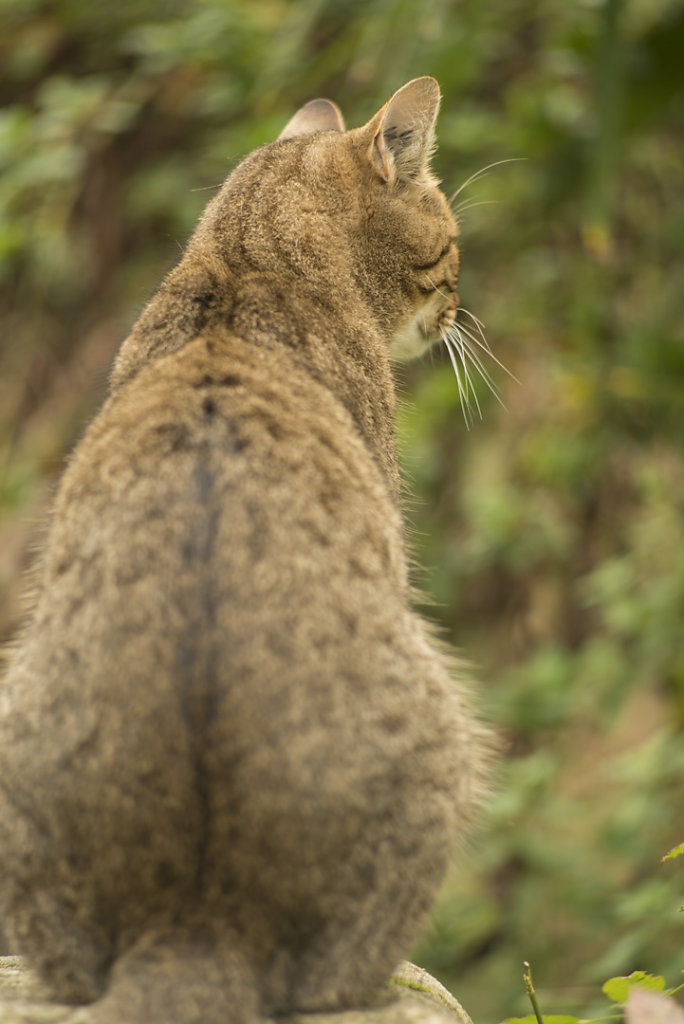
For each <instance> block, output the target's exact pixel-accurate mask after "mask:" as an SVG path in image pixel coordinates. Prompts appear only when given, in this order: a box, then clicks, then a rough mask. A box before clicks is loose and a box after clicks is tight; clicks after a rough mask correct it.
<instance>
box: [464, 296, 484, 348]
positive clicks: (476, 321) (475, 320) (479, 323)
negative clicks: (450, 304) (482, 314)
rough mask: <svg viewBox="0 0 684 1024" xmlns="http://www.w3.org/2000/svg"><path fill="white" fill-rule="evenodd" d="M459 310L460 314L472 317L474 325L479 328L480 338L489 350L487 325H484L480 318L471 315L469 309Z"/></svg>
mask: <svg viewBox="0 0 684 1024" xmlns="http://www.w3.org/2000/svg"><path fill="white" fill-rule="evenodd" d="M458 308H459V312H461V313H465V315H466V316H469V317H470V319H471V320H472V321H473V323H474V324H475V326H476V327H477V329H478V332H479V334H480V337H481V338H482V340H483V341H484V343H485V345H487V348H489V343H488V342H487V338H486V336H485V332H484V327H485V325H484V324H483V323H482V321H481V320H480V318H479V317H476V316H475V314H474V313H471V312H470V310H469V309H466V308H465V306H459V307H458Z"/></svg>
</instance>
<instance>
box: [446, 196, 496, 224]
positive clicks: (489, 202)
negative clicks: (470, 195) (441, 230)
mask: <svg viewBox="0 0 684 1024" xmlns="http://www.w3.org/2000/svg"><path fill="white" fill-rule="evenodd" d="M500 202H501V200H500V199H473V200H470V201H469V200H464V201H463V202H462V203H459V204H458V206H456V207H454V209H453V210H452V211H451V212H452V213H453V215H454V217H456V219H457V220H458V218H459V217H460V216H461V214H462V213H465V212H466V211H467V210H472V209H473V207H475V206H494V205H497V204H498V203H500Z"/></svg>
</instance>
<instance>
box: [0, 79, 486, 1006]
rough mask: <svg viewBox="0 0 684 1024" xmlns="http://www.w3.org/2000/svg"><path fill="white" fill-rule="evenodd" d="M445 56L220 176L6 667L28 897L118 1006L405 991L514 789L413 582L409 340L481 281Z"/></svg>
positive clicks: (0, 817) (8, 757)
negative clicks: (406, 402) (450, 116)
mask: <svg viewBox="0 0 684 1024" xmlns="http://www.w3.org/2000/svg"><path fill="white" fill-rule="evenodd" d="M439 102H440V93H439V87H438V85H437V83H436V81H435V80H434V79H433V78H430V77H422V78H418V79H415V80H413V81H411V82H409V83H408V84H406V85H405V86H403V88H401V89H399V90H398V91H397V92H396V93H395V94H394V95H393V96H392V97H391V99H390V100H389V101H388V102H387V103H386V104H385V105H384V106H383V107H382V108H381V109H380V110H379V111H378V112H377V113H376V114H375V116H374V117H373V118H372V119H371V120H370V121H369V122H368V123H367V124H366V125H364V126H363V127H361V128H357V129H354V130H351V131H346V130H345V128H344V124H343V120H342V116H341V114H340V112H339V110H338V108H337V107H336V106H335V104H333V103H332V102H330V101H329V100H322V99H321V100H314V101H312V102H310V103H308V104H306V105H305V106H304V107H303V108H302V109H301V110H300V111H299V112H298V113H297V114H295V116H294V117H293V118H292V120H291V121H290V122H289V123H288V124H287V126H286V127H285V129H284V130H283V132H282V134H281V135H280V137H279V138H278V139H277V140H276V141H275V142H273V143H270V144H268V145H265V146H263V147H262V148H260V149H258V150H256V151H255V152H254V153H252V154H251V155H249V156H248V157H247V158H246V159H245V160H244V161H243V162H242V163H240V164H239V166H238V167H237V168H236V169H235V170H234V171H233V172H232V174H231V175H230V176H229V177H228V179H227V180H226V182H225V183H224V185H223V187H222V188H221V190H220V191H219V192H218V193H217V195H216V197H215V198H214V199H213V200H212V201H211V202H210V203H209V205H208V207H207V209H206V211H205V212H204V214H203V216H202V217H201V219H200V221H199V224H198V227H197V229H196V231H195V233H194V235H193V236H192V238H191V239H190V241H189V243H188V245H187V249H186V251H185V253H184V255H183V257H182V259H181V261H180V263H179V264H178V266H177V267H176V268H175V269H174V270H172V271H171V272H170V273H169V274H168V276H167V277H166V278H165V279H164V281H163V282H162V284H161V286H160V288H159V290H158V291H157V293H156V294H155V295H154V296H153V297H152V299H151V301H150V302H149V304H148V305H147V307H146V308H145V309H144V310H143V312H142V314H141V315H140V318H139V319H138V321H137V323H136V324H135V326H134V327H133V330H132V332H131V334H130V335H129V337H128V338H127V339H126V340H125V341H124V343H123V345H122V347H121V349H120V351H119V354H118V356H117V358H116V360H115V363H114V366H113V370H112V375H111V388H110V394H109V396H108V398H107V400H106V402H105V404H104V406H103V408H102V410H101V411H100V413H99V414H98V415H97V416H96V418H95V419H94V421H93V422H92V424H91V425H90V427H89V428H88V429H87V430H86V432H85V434H84V436H83V438H82V440H81V441H80V443H79V444H78V445H77V447H76V450H75V452H74V453H73V455H72V457H71V459H70V461H69V463H68V466H67V468H66V470H65V472H64V475H63V478H62V481H61V484H60V487H59V490H58V493H57V496H56V500H55V504H54V509H53V512H52V517H51V522H50V525H49V531H48V535H47V541H46V545H45V549H44V553H43V555H42V561H41V567H40V574H39V582H38V586H37V593H36V595H35V599H34V607H33V611H32V613H31V617H30V619H29V621H28V622H27V625H26V627H25V629H24V631H23V634H22V636H21V637H20V639H19V641H18V642H17V645H16V649H15V650H14V651H13V653H12V656H11V662H10V667H9V671H8V674H7V677H6V679H5V680H4V682H3V684H2V689H1V691H0V864H1V867H2V870H1V871H0V908H1V913H2V922H3V924H4V925H5V926H6V927H7V929H8V931H9V932H10V934H11V936H12V938H13V944H14V948H13V951H15V952H20V953H21V954H23V955H24V956H25V957H26V958H27V960H28V962H29V963H30V964H31V965H32V966H34V967H35V969H36V970H37V971H38V973H39V975H40V976H41V977H42V979H43V981H44V983H45V984H46V986H47V987H48V990H49V992H50V993H51V997H52V998H53V999H54V1000H55V1001H58V1002H64V1003H69V1004H80V1003H89V1004H92V1005H91V1006H89V1007H88V1016H87V1018H84V1019H87V1020H88V1021H93V1022H97V1024H143V1022H144V1024H190V1022H197V1024H199V1022H200V1021H201V1022H202V1024H218V1022H219V1021H220V1022H230V1024H255V1022H258V1021H260V1020H264V1019H265V1018H268V1017H269V1016H272V1015H279V1014H285V1013H289V1012H294V1011H298V1012H307V1011H323V1010H340V1009H344V1008H346V1007H354V1006H362V1005H366V1004H371V1003H373V1001H374V1000H377V999H379V998H380V996H379V993H380V992H381V991H382V989H383V986H384V985H385V983H386V981H387V979H388V977H389V975H390V974H391V971H392V968H393V967H394V966H395V964H396V963H397V961H398V960H399V959H400V957H402V956H403V955H405V954H406V953H407V952H408V950H409V949H410V947H411V944H412V943H413V942H414V941H415V939H416V937H417V934H418V933H419V931H420V929H421V927H422V925H423V923H424V921H425V918H426V915H427V913H428V910H429V908H430V906H431V903H432V901H433V898H434V896H435V892H436V890H437V888H438V886H439V884H440V882H441V879H442V877H443V874H444V871H445V868H446V865H447V863H448V860H449V858H450V855H451V854H452V852H453V850H454V847H455V845H456V844H457V843H458V841H459V839H460V837H461V836H464V835H466V834H467V833H468V831H469V828H470V824H471V822H472V820H473V817H474V815H475V812H476V810H477V807H478V805H479V803H480V801H481V797H482V794H483V792H484V791H485V790H486V778H487V772H488V767H487V766H488V757H489V755H488V738H487V731H486V729H485V728H484V727H483V726H482V725H481V724H480V721H479V718H478V716H477V715H476V714H474V713H473V711H472V710H471V709H470V698H469V696H468V694H469V689H470V687H469V683H468V680H467V674H466V673H464V672H463V671H462V670H461V669H460V668H459V665H458V664H457V663H456V661H455V659H454V658H453V657H452V656H450V655H449V654H447V653H446V652H445V651H444V650H443V649H442V647H441V645H440V643H439V642H437V641H435V640H434V639H433V637H432V633H431V629H430V626H429V625H428V624H427V623H426V622H425V621H423V620H422V619H421V617H420V616H419V615H418V614H417V613H416V612H415V611H414V610H413V609H412V596H413V595H412V590H411V585H410V583H409V576H408V558H407V552H406V543H405V539H404V525H403V520H402V510H401V488H400V480H399V472H398V467H397V456H396V449H395V442H394V437H393V413H394V407H395V396H394V385H393V378H392V369H391V360H392V359H394V358H400V359H404V358H411V357H413V356H416V355H418V354H420V353H421V352H424V351H425V350H426V349H427V348H428V347H429V346H430V345H431V344H433V343H434V342H435V341H437V340H439V338H440V332H441V331H442V330H444V329H447V328H448V327H449V325H450V324H452V323H453V322H454V317H455V315H456V310H457V301H458V300H457V296H456V281H457V273H458V261H459V257H458V248H457V245H456V233H457V232H456V224H455V221H454V219H453V217H452V214H451V212H450V210H449V206H448V203H447V201H446V199H445V197H444V195H443V194H442V192H441V191H440V189H439V187H438V184H437V182H436V180H435V178H434V177H433V176H432V174H431V171H430V157H431V153H432V150H433V145H434V125H435V121H436V117H437V112H438V107H439Z"/></svg>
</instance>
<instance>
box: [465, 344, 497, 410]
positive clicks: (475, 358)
mask: <svg viewBox="0 0 684 1024" xmlns="http://www.w3.org/2000/svg"><path fill="white" fill-rule="evenodd" d="M459 339H460V344H461V346H462V353H463V359H464V362H465V360H466V359H470V362H471V363H472V365H473V366H474V367H475V369H476V370H477V372H478V373H479V374H480V376H481V377H482V380H483V381H484V382H485V384H486V385H487V387H488V388H489V390H490V391H491V393H492V394H493V395H494V397H495V398H496V400H497V402H498V403H499V404H500V405H501V406H502V407H503V408H504V409H505V408H506V406H505V404H504V402H503V399H502V398H501V393H500V391H499V389H498V388H497V386H496V384H495V382H494V380H493V378H492V376H491V374H490V373H489V371H488V370H487V368H486V366H485V365H484V363H483V362H482V360H481V358H480V356H479V355H478V353H477V351H476V350H475V349H474V348H473V346H472V344H471V343H470V342H469V341H468V339H467V338H466V337H464V336H463V335H462V334H460V332H459Z"/></svg>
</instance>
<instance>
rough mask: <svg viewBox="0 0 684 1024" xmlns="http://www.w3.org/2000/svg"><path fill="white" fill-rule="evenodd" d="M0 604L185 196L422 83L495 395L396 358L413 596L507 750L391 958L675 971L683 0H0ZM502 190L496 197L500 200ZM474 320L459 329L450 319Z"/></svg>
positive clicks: (504, 986) (513, 998) (171, 251)
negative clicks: (315, 122) (305, 112)
mask: <svg viewBox="0 0 684 1024" xmlns="http://www.w3.org/2000/svg"><path fill="white" fill-rule="evenodd" d="M0 29H1V31H0V66H1V68H2V74H1V75H0V104H1V109H0V286H1V287H2V297H1V298H0V304H1V307H2V323H3V326H4V330H3V335H2V338H1V339H0V460H1V461H0V586H2V589H3V599H2V604H1V606H0V615H1V620H2V629H3V632H4V633H5V634H9V633H11V631H12V629H13V628H14V625H15V623H16V620H17V616H18V604H17V584H16V579H17V577H18V575H19V569H20V567H21V565H22V563H23V562H25V561H26V560H27V558H28V555H26V553H25V552H26V551H27V542H28V541H29V540H30V539H31V538H32V537H33V528H32V527H31V528H30V529H29V527H28V526H27V525H26V524H27V523H28V522H30V521H31V519H32V518H34V517H36V516H39V515H40V514H41V512H42V511H43V510H44V508H45V507H46V503H47V501H48V494H49V484H50V481H51V480H52V479H53V478H54V476H55V474H56V473H57V472H58V470H59V468H60V465H61V463H62V459H63V457H64V454H65V452H66V451H67V450H68V448H69V446H70V445H71V444H72V442H73V440H74V438H75V437H76V436H77V435H78V433H79V432H80V430H81V429H82V427H83V424H84V422H85V420H86V418H87V417H88V415H90V413H91V412H92V411H93V409H94V408H95V407H96V405H97V403H98V401H99V400H100V399H101V397H102V394H103V391H104V381H105V376H106V369H107V366H108V364H109V361H110V360H111V357H112V354H113V352H114V350H115V347H116V345H117V344H118V343H119V341H120V340H121V339H122V337H123V336H124V334H125V332H126V330H127V327H128V326H129V325H130V323H131V321H132V320H133V319H134V317H135V315H136V313H137V311H138V309H139V308H140V307H141V305H142V304H143V303H144V301H145V299H146V297H147V295H148V294H149V292H150V291H151V290H152V288H153V287H154V285H155V283H156V282H157V281H158V280H159V279H160V277H161V275H162V273H163V272H164V271H165V270H166V269H167V268H168V266H169V265H170V264H171V263H172V262H173V261H174V260H175V258H176V255H177V252H178V246H179V245H182V244H183V241H184V240H185V238H186V237H187V235H188V233H189V231H190V230H191V227H192V225H193V222H194V220H195V218H196V217H197V215H198V213H199V211H200V210H201V208H202V206H203V205H204V203H205V201H206V199H207V197H208V196H209V195H211V192H210V191H207V190H209V189H211V188H213V187H214V186H215V185H216V183H218V182H220V181H221V180H222V178H223V177H224V176H225V174H226V173H227V171H228V170H229V169H230V167H231V166H232V165H234V163H235V162H237V160H238V159H239V158H240V157H241V156H242V155H244V154H245V153H246V152H248V151H249V150H250V149H251V148H253V147H254V146H256V145H258V144H260V143H262V142H264V141H267V140H269V139H271V138H273V137H274V136H275V135H277V133H278V131H279V130H280V128H281V127H282V125H283V124H284V123H285V122H286V120H287V119H288V118H289V116H290V115H291V113H292V111H293V110H294V109H295V108H296V107H297V106H298V105H299V104H300V103H302V102H304V101H305V100H307V99H310V98H311V97H312V96H315V95H328V96H330V97H332V98H334V99H335V100H336V101H337V102H338V103H339V104H340V106H341V107H342V108H343V110H344V112H345V115H346V117H347V121H348V123H349V124H351V125H355V124H360V123H362V122H363V121H364V120H366V119H367V118H368V117H369V116H370V115H371V114H372V113H373V112H374V111H375V109H376V108H377V107H378V106H379V105H380V104H381V103H382V102H384V101H385V99H386V98H387V97H388V96H389V95H390V94H391V93H392V91H393V90H394V89H395V88H397V87H398V86H400V85H402V84H403V83H404V82H405V81H407V80H408V79H410V78H412V77H414V76H415V75H418V74H425V73H428V74H433V75H435V76H436V77H437V78H438V80H439V81H440V84H441V86H442V90H443V93H444V101H443V107H442V113H441V116H440V123H439V139H440V150H439V153H438V155H437V157H436V165H437V169H438V172H439V173H440V175H441V177H442V178H443V180H444V182H445V188H446V190H447V192H452V191H455V190H456V189H457V188H458V187H459V186H460V185H461V184H462V183H463V182H464V181H465V180H466V179H467V178H468V177H470V175H472V174H474V173H475V172H477V171H478V170H479V169H480V168H482V167H484V166H485V165H487V164H490V163H494V162H497V161H502V160H508V159H511V158H524V160H523V162H518V163H509V164H501V165H500V166H498V167H495V168H492V169H491V171H490V172H488V173H487V174H485V175H483V176H481V177H479V178H477V179H476V180H475V181H473V182H472V183H471V185H469V186H468V187H467V188H465V189H464V190H463V191H462V192H461V193H460V195H459V196H458V198H457V200H456V201H455V202H456V207H457V208H458V209H460V218H461V222H462V267H463V269H462V280H461V287H460V293H461V298H462V301H463V303H464V305H465V306H466V307H467V309H469V310H471V311H472V313H473V314H476V315H477V316H479V317H481V318H482V319H483V320H484V321H485V322H486V324H487V335H488V338H489V342H490V344H491V346H492V348H493V351H494V352H495V354H496V357H497V359H500V360H501V362H503V363H504V364H505V365H506V366H507V367H508V368H509V369H510V370H511V372H513V373H514V374H515V377H516V378H517V379H518V380H519V381H520V382H521V383H520V384H517V383H515V382H514V381H513V380H512V379H511V378H510V377H508V376H507V375H506V374H505V373H504V372H503V370H502V369H501V368H500V367H499V366H497V364H496V363H494V362H491V363H490V364H489V369H490V372H491V374H492V376H493V377H494V379H495V382H496V385H497V387H498V388H499V390H500V392H501V395H502V400H503V403H504V405H505V409H504V408H502V407H501V406H499V405H498V404H497V403H496V402H495V400H494V399H493V397H492V396H491V395H489V394H488V392H487V390H486V389H485V388H484V387H482V388H479V398H480V403H481V405H482V407H483V410H484V418H483V421H482V422H481V423H480V422H479V421H477V422H476V424H475V425H474V426H473V428H472V429H471V430H470V431H468V430H466V428H465V424H464V421H463V417H462V415H461V411H460V408H459V399H458V389H457V386H456V381H455V379H454V376H453V373H452V371H451V368H450V364H449V362H448V360H447V358H446V354H445V353H436V354H435V355H434V357H433V358H427V359H426V360H425V361H424V362H423V363H422V364H420V365H417V366H412V367H410V368H407V369H406V370H405V371H403V372H402V392H403V394H404V397H405V403H404V405H403V407H402V411H401V415H400V422H399V433H400V438H401V444H402V451H403V461H404V465H405V470H406V476H407V479H408V480H409V481H410V486H411V489H412V491H413V493H414V495H415V496H416V500H415V501H414V502H412V503H411V504H412V512H411V514H412V518H413V521H414V523H415V527H416V529H415V537H414V543H415V549H416V554H417V558H418V561H419V562H420V563H421V564H422V565H423V566H424V567H425V568H424V571H423V572H422V574H421V580H422V582H423V584H424V587H425V589H426V591H427V592H428V593H429V596H430V601H431V605H430V608H429V613H430V614H431V615H432V616H433V617H435V618H437V619H438V620H439V621H440V623H441V624H442V626H443V628H444V630H445V632H446V633H447V634H448V635H449V636H450V638H451V639H452V640H453V641H454V642H455V643H456V644H458V645H459V646H460V647H461V648H463V649H464V651H465V652H466V654H467V656H468V657H469V658H470V659H471V660H472V661H473V662H474V663H475V664H476V666H477V674H478V676H479V677H480V678H481V679H482V680H483V687H482V689H483V692H484V705H485V710H486V713H487V714H488V716H489V717H490V718H491V719H492V720H493V721H494V722H495V723H496V725H497V728H498V730H499V733H500V736H501V742H502V747H503V749H504V752H505V758H504V760H503V762H502V767H501V769H500V772H499V777H498V780H497V786H496V790H495V793H494V796H493V801H492V806H491V808H490V810H489V812H488V814H487V816H486V820H485V821H484V822H483V829H482V834H481V836H480V837H479V838H478V840H477V842H476V843H475V844H474V845H473V848H472V850H471V851H470V854H469V856H466V857H464V858H463V862H462V863H459V865H458V866H457V867H456V868H455V869H454V871H453V872H452V873H451V874H450V876H449V878H448V879H447V882H446V883H445V886H444V891H443V894H442V898H441V900H440V902H439V904H438V906H437V908H436V910H435V913H434V916H433V921H432V924H431V926H430V928H429V930H428V932H427V934H426V936H425V938H424V940H423V942H422V943H421V946H420V948H419V949H418V950H417V951H416V952H415V956H416V957H417V958H419V959H420V960H421V962H423V963H424V964H425V966H427V967H428V968H430V969H431V970H432V971H433V972H434V973H436V974H437V975H438V976H440V977H441V978H442V980H443V981H444V982H445V983H446V984H448V985H450V986H451V987H452V988H453V989H454V990H455V991H456V993H457V994H458V996H459V997H460V998H461V999H462V1000H463V1002H464V1003H465V1005H466V1006H467V1007H468V1009H469V1010H470V1012H471V1013H472V1015H473V1016H474V1018H475V1020H476V1021H477V1022H478V1024H487V1022H493V1021H496V1020H500V1019H501V1018H503V1017H507V1016H511V1015H514V1014H524V1013H526V1012H527V1007H526V1002H525V995H524V987H523V985H522V967H521V964H522V961H523V960H525V959H526V960H530V961H531V962H532V964H533V967H534V969H535V977H536V981H537V991H538V996H539V999H540V1002H541V1003H542V1006H543V1009H544V1011H545V1012H547V1013H551V1012H554V1011H560V1012H571V1013H574V1012H578V1011H579V1010H580V1009H584V1010H586V1011H587V1012H591V1007H592V1003H593V1001H594V1000H595V999H596V998H597V993H599V989H600V983H601V982H602V981H603V980H605V978H606V977H607V976H608V975H609V974H611V973H616V974H617V973H622V974H626V973H629V972H630V971H632V970H635V969H643V970H647V971H652V972H655V973H658V974H663V975H664V976H665V977H666V978H667V980H668V983H670V984H672V983H676V976H677V973H678V972H679V971H680V970H681V969H682V968H684V957H683V955H682V948H683V947H684V942H683V940H684V916H683V915H678V912H677V908H678V907H679V905H680V903H681V891H682V878H681V869H680V868H679V862H676V861H675V862H674V863H666V864H663V865H661V864H660V863H659V861H660V857H661V855H662V854H663V853H664V852H665V851H667V850H668V849H669V848H670V847H672V846H673V845H675V844H676V843H678V842H681V839H682V829H683V826H684V821H683V818H684V815H683V813H682V811H683V809H684V742H683V739H684V643H683V641H682V623H683V620H684V461H683V459H682V448H683V445H684V315H683V314H684V277H683V275H682V250H683V248H684V183H683V181H684V176H683V174H682V167H683V166H684V75H683V74H682V53H684V3H683V2H682V0H573V2H568V0H505V2H503V0H502V2H494V0H488V2H483V0H373V2H363V3H361V2H360V0H344V2H343V0H249V2H247V0H245V2H241V0H204V2H199V0H198V2H195V3H193V2H191V0H163V2H159V0H156V2H154V3H153V2H151V0H119V2H118V3H117V4H105V5H102V4H87V3H85V2H83V0H52V2H50V0H0ZM494 204H496V205H494ZM464 322H465V323H468V321H467V320H466V321H464Z"/></svg>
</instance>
